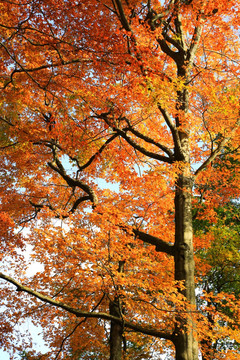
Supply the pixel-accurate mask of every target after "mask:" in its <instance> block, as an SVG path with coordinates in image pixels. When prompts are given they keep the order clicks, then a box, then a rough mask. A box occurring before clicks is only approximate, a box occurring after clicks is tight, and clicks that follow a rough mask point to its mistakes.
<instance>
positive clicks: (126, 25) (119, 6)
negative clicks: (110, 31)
mask: <svg viewBox="0 0 240 360" xmlns="http://www.w3.org/2000/svg"><path fill="white" fill-rule="evenodd" d="M112 2H113V5H114V7H115V8H117V9H118V13H119V19H120V21H121V24H122V26H123V27H124V29H125V30H127V31H131V28H130V25H129V23H128V20H127V17H126V15H125V13H124V10H123V6H122V2H121V0H112Z"/></svg>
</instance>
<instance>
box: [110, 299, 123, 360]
mask: <svg viewBox="0 0 240 360" xmlns="http://www.w3.org/2000/svg"><path fill="white" fill-rule="evenodd" d="M109 310H110V314H111V315H114V316H117V317H118V318H120V317H121V314H120V310H119V303H118V300H117V299H116V300H115V301H113V302H110V305H109ZM122 353H123V325H122V324H118V323H116V322H114V321H111V328H110V360H122Z"/></svg>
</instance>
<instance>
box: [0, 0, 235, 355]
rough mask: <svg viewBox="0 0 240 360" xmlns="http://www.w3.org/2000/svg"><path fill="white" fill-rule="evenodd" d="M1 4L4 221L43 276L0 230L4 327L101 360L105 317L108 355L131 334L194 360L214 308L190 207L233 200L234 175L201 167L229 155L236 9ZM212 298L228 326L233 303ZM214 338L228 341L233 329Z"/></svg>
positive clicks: (116, 1) (218, 5)
mask: <svg viewBox="0 0 240 360" xmlns="http://www.w3.org/2000/svg"><path fill="white" fill-rule="evenodd" d="M1 9H2V12H3V16H2V20H1V24H0V25H1V50H0V51H1V57H2V59H3V63H2V66H1V87H2V92H1V109H0V115H1V117H0V119H1V123H2V125H1V128H2V129H4V136H3V137H1V142H2V146H1V151H2V156H1V168H2V169H4V172H3V174H2V175H1V178H2V180H3V181H2V185H1V196H2V200H1V204H0V205H1V213H2V214H4V216H5V214H7V215H6V216H7V219H9V220H7V226H9V225H11V228H12V229H14V228H15V232H16V231H17V230H19V228H20V227H21V226H23V227H25V228H27V230H28V235H27V236H25V238H24V239H23V241H22V242H21V244H25V245H27V244H30V245H31V249H32V257H33V259H35V260H36V261H38V262H40V263H41V264H42V265H43V266H44V270H43V271H40V272H38V273H37V274H35V275H34V276H33V277H31V278H30V277H29V276H27V275H26V274H25V269H26V267H27V264H25V262H24V261H25V260H24V257H22V258H21V259H19V252H17V249H18V247H19V241H15V238H16V237H17V235H15V234H14V233H13V230H12V232H11V236H7V237H6V236H5V235H4V234H5V233H4V234H3V237H4V239H6V246H7V251H8V253H7V254H6V253H4V254H3V259H4V260H3V270H2V272H1V275H0V277H1V278H2V279H3V280H4V281H6V282H7V283H11V284H13V285H14V286H15V287H16V288H17V292H15V291H14V290H13V288H12V287H10V285H9V286H8V285H6V287H3V289H2V294H3V296H4V298H5V301H6V304H7V308H6V311H5V315H4V317H3V323H6V319H8V322H7V323H9V329H8V331H9V332H11V331H12V330H13V329H12V327H11V326H13V323H14V321H16V320H17V321H20V319H24V318H25V317H26V316H31V319H32V321H34V322H36V323H37V324H39V323H41V324H42V326H43V328H45V330H46V333H47V334H46V336H48V337H47V338H48V342H49V344H50V346H51V350H53V349H56V351H55V355H54V351H52V352H51V353H52V355H49V354H48V355H46V356H47V358H51V356H57V357H62V358H67V357H68V355H67V354H68V353H69V354H71V356H72V357H73V358H75V359H78V358H79V356H80V355H79V354H81V352H83V351H85V352H86V351H87V352H88V355H87V356H88V358H90V356H95V355H96V353H97V354H98V355H97V356H98V358H99V359H100V358H101V357H100V356H102V357H103V358H106V356H107V355H106V354H108V351H109V349H108V347H109V346H108V341H107V339H108V332H109V328H108V327H106V325H105V322H108V323H109V322H110V327H111V331H110V333H111V334H112V332H114V333H115V334H116V333H117V335H115V336H114V337H112V336H111V335H110V343H111V346H110V348H111V355H110V357H111V359H112V360H113V359H121V357H122V346H121V344H122V343H123V342H124V341H126V344H127V343H128V342H129V343H132V344H135V345H136V347H137V346H138V337H137V335H135V334H133V333H132V332H134V333H137V334H139V333H140V334H144V335H146V336H150V337H151V338H152V339H153V338H156V339H162V341H163V342H160V340H157V341H156V344H153V345H152V346H153V349H154V350H155V349H156V348H155V345H156V346H157V349H158V350H159V351H161V350H162V348H168V349H169V351H172V350H173V348H174V350H175V359H177V360H197V359H198V354H199V351H201V349H200V348H199V344H203V343H204V338H205V339H207V340H208V339H209V337H211V334H212V335H213V334H215V333H216V332H217V331H218V332H221V331H222V329H223V327H224V324H226V321H225V322H224V323H221V321H219V322H216V327H214V326H212V322H211V319H212V318H211V316H210V317H209V316H208V315H206V311H207V314H209V313H211V314H214V316H216V317H218V316H220V315H219V313H218V308H215V309H214V306H213V307H211V308H209V309H208V310H206V303H203V306H205V310H206V311H205V313H204V312H203V313H202V314H201V312H199V311H198V310H197V309H196V296H195V281H194V248H193V225H192V204H193V203H195V202H196V198H198V199H199V200H200V202H201V203H202V204H203V211H202V212H199V214H198V216H200V217H201V218H203V217H204V219H205V221H206V220H208V219H210V218H211V219H213V218H214V216H215V212H214V209H216V208H217V206H218V204H222V203H224V202H226V201H229V199H231V198H232V197H235V198H236V197H238V196H239V178H238V176H235V177H233V176H232V173H233V170H232V168H229V167H228V166H224V167H221V166H220V167H214V166H212V165H213V164H214V163H216V162H219V161H221V157H222V156H223V154H224V152H225V151H227V150H226V148H227V146H228V148H229V149H231V156H232V158H233V159H234V160H236V161H238V159H239V152H238V150H237V149H238V146H239V145H238V144H239V124H240V119H239V84H238V72H239V62H238V57H239V56H238V48H239V39H238V34H237V30H238V23H239V3H238V2H237V1H236V0H235V1H228V2H227V3H226V2H224V1H215V0H211V1H198V0H193V1H187V2H186V1H180V0H174V1H165V2H160V1H157V0H154V1H146V2H140V1H137V0H136V1H135V0H131V1H130V0H129V1H123V0H122V1H121V0H113V1H110V0H109V1H108V0H106V1H105V0H102V1H101V0H100V1H99V0H96V1H91V2H89V1H85V0H84V1H81V2H78V1H66V0H65V1H62V0H59V1H58V2H56V1H54V2H53V1H51V0H50V1H35V0H34V1H30V2H28V3H25V2H22V1H20V2H18V3H11V2H7V1H2V2H1ZM101 179H103V180H104V181H105V182H106V183H108V184H110V186H109V187H108V188H106V186H105V187H103V186H101ZM113 184H115V187H116V189H114V188H113V187H112V186H113ZM193 195H194V196H193ZM13 224H15V225H14V226H13ZM18 237H19V235H18ZM22 237H23V236H22ZM202 239H203V240H204V239H205V241H206V244H207V242H209V241H208V237H207V236H205V234H202V237H197V238H196V246H199V243H200V242H201V241H202ZM13 245H14V246H16V251H13V250H12V247H13ZM206 246H207V245H206ZM5 251H6V250H5ZM16 262H17V263H16ZM197 265H198V267H199V269H201V271H202V273H203V266H204V265H205V264H204V262H203V263H201V262H200V261H198V264H197ZM5 268H6V269H5ZM24 284H27V286H25V285H24ZM27 294H28V295H30V296H28V295H27ZM207 296H208V295H206V301H208V297H207ZM224 296H225V298H226V299H227V301H228V303H229V301H230V302H232V303H231V304H232V307H233V306H234V316H233V315H232V314H231V316H230V317H229V318H234V322H235V323H237V322H238V321H239V313H238V312H237V310H236V304H237V302H238V301H239V300H238V297H236V298H235V299H234V300H233V299H232V298H231V296H230V295H229V294H228V293H227V292H226V294H225V295H224ZM226 316H228V314H226ZM11 319H12V320H11ZM227 331H228V332H227V334H228V335H229V337H230V339H233V340H234V339H237V337H238V336H239V335H238V328H234V324H232V327H230V326H229V327H228V329H227ZM13 334H14V333H13ZM106 334H107V335H106ZM225 334H226V332H225ZM80 335H81V340H82V341H81V342H79V343H78V346H77V348H75V345H74V343H73V342H72V343H71V339H73V338H74V336H80ZM124 338H126V340H125V339H124ZM11 339H12V341H14V335H12V337H11ZM113 339H114V341H115V345H114V344H113ZM128 339H129V340H128ZM117 340H119V341H117ZM1 341H2V343H3V344H4V346H6V347H8V346H9V342H10V340H9V339H8V340H7V339H6V338H5V337H3V339H2V340H1ZM116 343H118V344H120V346H119V347H118V350H116ZM75 344H76V342H75ZM93 344H94V345H93ZM84 346H87V348H84ZM209 346H210V345H209ZM23 349H26V347H24V348H21V345H19V350H21V351H22V350H23ZM115 350H116V355H114V354H113V353H114V352H115ZM146 351H147V350H146ZM234 351H235V350H231V349H229V351H228V353H227V355H226V354H225V355H224V353H221V354H220V355H219V356H222V357H223V358H224V356H225V357H226V356H227V358H228V359H231V357H232V358H234V356H235V355H234V354H235V352H234ZM91 352H92V354H91ZM69 356H70V355H69Z"/></svg>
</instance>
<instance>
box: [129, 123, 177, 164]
mask: <svg viewBox="0 0 240 360" xmlns="http://www.w3.org/2000/svg"><path fill="white" fill-rule="evenodd" d="M127 123H128V128H129V131H130V132H131V133H132V134H134V135H135V136H137V137H138V138H140V139H142V140H144V141H146V142H147V143H149V144H153V145H155V146H156V147H158V148H159V149H161V150H162V151H164V152H165V153H166V154H167V155H168V156H169V158H170V159H172V160H173V153H172V151H171V150H170V149H169V148H168V147H167V146H164V145H162V144H159V143H158V142H156V141H155V140H153V139H151V138H150V137H149V136H146V135H144V134H142V133H140V132H139V131H138V130H136V129H134V128H133V127H132V126H131V124H130V123H129V121H127Z"/></svg>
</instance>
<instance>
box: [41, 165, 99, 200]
mask: <svg viewBox="0 0 240 360" xmlns="http://www.w3.org/2000/svg"><path fill="white" fill-rule="evenodd" d="M48 166H49V167H50V168H51V169H52V170H54V171H56V172H57V173H58V174H59V175H61V177H62V178H63V179H64V180H65V181H66V183H67V184H68V185H69V186H70V187H72V188H75V187H79V188H80V189H82V190H83V191H85V192H86V193H87V194H88V195H89V197H90V199H91V201H92V203H93V205H94V206H96V205H97V204H98V198H97V196H96V194H95V192H94V191H93V189H92V188H91V187H90V186H89V185H87V184H85V183H84V182H83V181H81V180H75V179H72V178H71V177H70V176H69V175H67V173H66V171H65V169H64V167H63V166H62V163H61V162H60V161H59V159H57V158H55V161H51V162H48Z"/></svg>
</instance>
